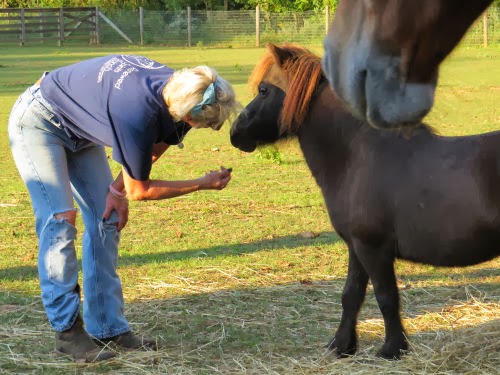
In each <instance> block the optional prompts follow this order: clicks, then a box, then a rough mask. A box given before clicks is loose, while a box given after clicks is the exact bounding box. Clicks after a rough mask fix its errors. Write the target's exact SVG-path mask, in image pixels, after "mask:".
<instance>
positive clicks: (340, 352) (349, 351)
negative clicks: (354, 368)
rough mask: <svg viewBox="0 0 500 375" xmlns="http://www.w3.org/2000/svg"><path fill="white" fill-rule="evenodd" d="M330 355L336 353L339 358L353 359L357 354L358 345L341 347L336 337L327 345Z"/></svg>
mask: <svg viewBox="0 0 500 375" xmlns="http://www.w3.org/2000/svg"><path fill="white" fill-rule="evenodd" d="M326 349H327V352H328V353H332V352H333V353H335V355H336V356H337V358H347V357H351V356H353V355H354V354H355V353H356V349H357V348H356V345H341V344H339V340H338V339H336V338H335V337H334V338H333V339H331V340H330V342H329V343H328V344H327V345H326Z"/></svg>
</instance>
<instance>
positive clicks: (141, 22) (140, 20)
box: [139, 7, 144, 46]
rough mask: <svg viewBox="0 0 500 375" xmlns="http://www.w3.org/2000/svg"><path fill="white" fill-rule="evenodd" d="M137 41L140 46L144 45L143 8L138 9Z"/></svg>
mask: <svg viewBox="0 0 500 375" xmlns="http://www.w3.org/2000/svg"><path fill="white" fill-rule="evenodd" d="M139 39H140V43H141V46H143V45H144V8H143V7H139Z"/></svg>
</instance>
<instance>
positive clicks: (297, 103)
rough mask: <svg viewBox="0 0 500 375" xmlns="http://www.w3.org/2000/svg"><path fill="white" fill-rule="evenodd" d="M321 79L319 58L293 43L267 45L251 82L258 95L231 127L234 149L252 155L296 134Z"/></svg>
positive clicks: (251, 77)
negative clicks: (253, 152) (255, 151)
mask: <svg viewBox="0 0 500 375" xmlns="http://www.w3.org/2000/svg"><path fill="white" fill-rule="evenodd" d="M321 78H322V73H321V61H320V58H319V57H318V56H316V55H314V54H312V53H311V52H309V51H308V50H306V49H305V48H303V47H299V46H296V45H292V44H285V45H283V46H281V47H278V46H276V45H274V44H268V45H267V51H266V53H265V54H264V56H263V57H262V59H261V60H260V62H259V63H258V64H257V65H256V67H255V68H254V70H253V72H252V74H251V76H250V79H249V85H250V88H251V89H252V90H253V91H254V93H255V94H256V96H255V98H254V99H253V100H252V101H251V102H250V103H249V104H248V105H247V106H246V107H245V108H244V109H243V111H242V112H241V113H240V115H239V116H238V118H237V119H236V120H235V122H234V123H233V125H232V126H231V143H232V144H233V146H235V147H237V148H239V149H240V150H242V151H246V152H252V151H254V150H255V148H256V147H257V146H258V145H261V144H268V143H273V142H275V141H277V140H278V139H279V138H281V137H285V136H287V135H291V134H293V133H294V132H295V130H296V129H298V127H299V126H300V124H301V123H302V121H303V120H304V117H305V116H306V113H307V109H308V106H309V102H310V100H311V97H312V95H313V93H314V91H315V89H316V87H317V84H318V83H319V81H320V80H321Z"/></svg>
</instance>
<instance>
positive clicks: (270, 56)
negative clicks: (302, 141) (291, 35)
mask: <svg viewBox="0 0 500 375" xmlns="http://www.w3.org/2000/svg"><path fill="white" fill-rule="evenodd" d="M280 50H281V51H283V52H284V53H285V55H286V56H287V57H286V58H285V59H284V60H283V59H282V61H278V60H279V57H277V56H276V54H275V53H273V50H272V48H270V47H269V46H268V48H267V50H266V53H265V54H264V56H263V57H262V58H261V59H260V61H259V62H258V63H257V65H256V66H255V68H254V70H253V72H252V74H251V75H250V78H249V81H248V84H249V87H250V89H251V90H252V92H253V93H254V94H256V92H257V88H258V86H259V83H260V82H261V81H262V80H263V78H264V77H265V76H266V74H267V72H268V71H269V69H270V68H271V66H272V65H273V64H277V65H278V66H279V68H280V69H281V70H282V71H283V73H284V74H286V76H287V79H288V82H289V88H288V91H287V92H286V95H285V100H284V103H283V109H282V112H281V117H280V128H281V132H282V133H284V132H293V131H295V130H297V129H298V127H299V126H300V125H301V124H302V122H303V121H304V119H305V116H306V114H307V111H308V109H309V103H310V102H311V99H312V96H313V94H314V92H315V91H316V88H317V87H318V84H319V82H320V81H321V80H322V78H323V73H322V70H321V58H320V57H319V56H317V55H315V54H314V53H312V52H311V51H309V50H308V49H306V48H304V47H301V46H298V45H294V44H284V45H282V46H280ZM270 83H272V82H270Z"/></svg>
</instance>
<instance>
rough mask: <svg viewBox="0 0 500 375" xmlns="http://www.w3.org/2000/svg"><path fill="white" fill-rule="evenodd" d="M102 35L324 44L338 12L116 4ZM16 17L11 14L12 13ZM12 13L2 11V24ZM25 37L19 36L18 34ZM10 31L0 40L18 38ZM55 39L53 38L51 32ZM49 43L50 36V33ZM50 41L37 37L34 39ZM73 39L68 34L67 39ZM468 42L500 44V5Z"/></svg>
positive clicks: (177, 42) (154, 40)
mask: <svg viewBox="0 0 500 375" xmlns="http://www.w3.org/2000/svg"><path fill="white" fill-rule="evenodd" d="M98 14H99V15H100V17H97V18H98V25H97V29H98V33H99V34H98V36H97V38H88V39H87V40H86V41H82V40H80V41H75V42H72V43H88V42H89V40H95V41H97V42H98V43H101V44H113V45H114V44H137V45H141V44H143V45H164V46H171V47H190V46H204V47H233V48H238V47H254V46H259V45H264V44H265V43H267V42H273V43H283V42H295V43H300V44H305V45H307V44H310V45H317V44H321V43H322V41H323V39H324V37H325V34H326V31H327V29H328V25H329V24H330V23H331V20H332V19H333V12H332V11H330V10H329V9H328V8H327V9H325V10H322V11H307V12H287V13H271V12H266V11H262V10H259V9H258V8H257V9H255V10H239V11H192V10H191V9H190V8H187V9H185V10H177V11H151V10H143V9H138V10H135V11H134V10H113V11H106V12H105V13H102V12H99V11H98ZM11 18H12V17H11ZM9 22H13V21H12V20H11V19H10V20H7V19H2V17H0V30H1V29H2V28H6V27H8V23H9ZM19 38H20V37H19ZM17 39H18V38H17V37H16V36H12V35H10V39H8V40H7V39H5V38H4V37H3V34H2V33H0V42H12V41H17ZM52 39H53V38H52ZM47 40H49V43H53V41H52V42H50V39H49V38H48V39H47ZM37 42H38V43H46V42H47V41H45V40H42V41H32V42H31V43H37ZM65 42H66V43H68V42H70V41H69V40H66V41H65ZM462 44H463V45H466V46H483V45H490V44H496V45H500V10H499V9H498V8H497V7H490V8H489V9H488V10H487V12H486V13H485V15H484V16H482V17H480V18H479V19H478V20H477V21H476V22H475V23H474V24H473V25H472V27H471V28H470V30H469V31H468V32H467V34H466V35H465V37H464V40H463V41H462Z"/></svg>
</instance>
